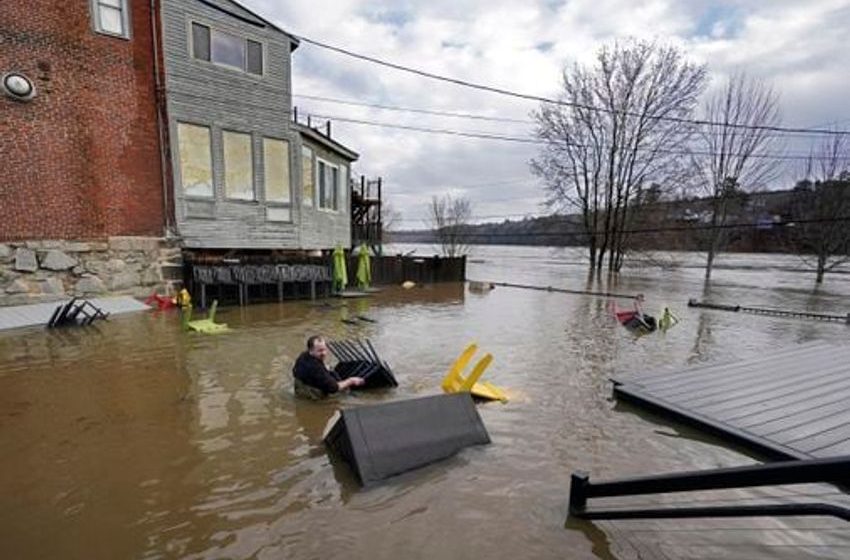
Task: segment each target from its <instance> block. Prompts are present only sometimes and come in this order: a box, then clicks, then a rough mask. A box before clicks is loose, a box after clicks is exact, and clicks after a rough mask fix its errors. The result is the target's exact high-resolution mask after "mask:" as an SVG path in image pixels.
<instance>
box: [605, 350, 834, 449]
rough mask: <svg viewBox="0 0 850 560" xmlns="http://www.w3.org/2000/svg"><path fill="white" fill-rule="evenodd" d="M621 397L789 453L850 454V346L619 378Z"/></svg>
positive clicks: (615, 389)
mask: <svg viewBox="0 0 850 560" xmlns="http://www.w3.org/2000/svg"><path fill="white" fill-rule="evenodd" d="M615 384H616V385H615V388H614V392H615V394H616V395H617V396H618V397H619V398H623V399H625V400H630V401H633V402H636V403H638V404H641V405H645V406H648V407H650V408H653V409H655V410H658V411H661V412H667V413H669V414H672V415H673V416H675V417H677V418H679V419H681V420H684V421H687V422H690V423H693V424H696V425H698V426H701V427H703V428H707V429H709V430H711V431H712V432H714V433H716V434H718V435H720V436H721V437H723V436H725V437H728V438H730V439H734V440H735V441H737V442H740V443H744V444H749V445H750V446H752V447H755V448H758V449H760V450H762V451H767V452H769V453H771V454H774V455H778V456H784V457H790V458H814V457H834V456H838V455H847V454H850V347H833V346H823V345H814V346H811V345H806V346H799V347H795V348H792V349H788V350H785V351H781V352H771V353H769V354H767V355H765V356H764V357H762V358H759V359H756V360H749V361H741V362H735V363H729V364H715V365H704V366H699V367H695V368H691V369H687V370H684V371H680V372H678V373H661V374H654V375H645V376H637V377H634V378H629V379H623V380H615Z"/></svg>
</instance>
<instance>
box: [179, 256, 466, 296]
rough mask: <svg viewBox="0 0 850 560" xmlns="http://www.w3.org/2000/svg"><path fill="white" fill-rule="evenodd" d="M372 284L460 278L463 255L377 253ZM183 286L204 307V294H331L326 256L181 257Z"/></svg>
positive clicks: (351, 268)
mask: <svg viewBox="0 0 850 560" xmlns="http://www.w3.org/2000/svg"><path fill="white" fill-rule="evenodd" d="M370 263H371V272H372V284H373V285H377V286H380V285H393V284H401V283H402V282H405V281H412V282H416V283H417V284H432V283H440V282H463V281H464V280H465V279H466V257H455V258H442V257H437V256H434V257H411V256H403V255H396V256H379V257H372V258H371V259H370ZM357 264H358V258H357V256H349V257H348V258H347V271H348V279H349V285H353V284H354V283H355V282H356V280H355V275H356V272H357ZM183 276H184V278H183V279H184V285H185V286H186V287H187V289H188V290H189V292H190V293H191V294H192V295H193V296H194V297H195V298H196V300H197V301H198V302H199V303H200V305H201V307H206V305H207V303H208V299H210V298H214V299H217V300H219V302H221V303H222V304H227V303H238V304H239V305H247V304H248V303H250V302H252V301H253V302H257V301H275V300H277V301H284V300H286V299H306V298H310V299H315V298H317V297H327V296H330V295H331V285H332V263H331V258H330V257H301V258H295V257H293V258H289V259H287V258H285V257H284V258H279V261H278V259H275V258H273V257H271V256H269V255H246V256H241V257H239V258H234V257H228V258H224V257H211V256H202V257H200V258H198V257H193V256H187V257H186V258H184V271H183Z"/></svg>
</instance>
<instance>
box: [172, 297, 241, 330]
mask: <svg viewBox="0 0 850 560" xmlns="http://www.w3.org/2000/svg"><path fill="white" fill-rule="evenodd" d="M217 310H218V300H214V301H213V303H212V306H211V307H210V312H209V313H208V314H207V318H206V319H197V320H195V321H192V320H191V319H192V307H191V306H189V307H186V308H184V309H183V329H184V330H188V331H196V332H199V333H204V334H218V333H222V332H225V331H229V330H230V329H229V328H228V327H227V325H226V324H224V323H216V322H215V313H216V311H217Z"/></svg>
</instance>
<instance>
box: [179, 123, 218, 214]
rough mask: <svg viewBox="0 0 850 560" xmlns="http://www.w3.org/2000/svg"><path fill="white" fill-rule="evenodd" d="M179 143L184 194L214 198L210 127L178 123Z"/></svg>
mask: <svg viewBox="0 0 850 560" xmlns="http://www.w3.org/2000/svg"><path fill="white" fill-rule="evenodd" d="M177 143H178V146H179V148H178V150H179V153H180V181H181V185H182V187H183V194H184V195H186V196H197V197H206V198H212V196H213V173H212V151H211V149H210V129H209V127H206V126H198V125H194V124H187V123H177Z"/></svg>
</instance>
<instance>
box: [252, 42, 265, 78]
mask: <svg viewBox="0 0 850 560" xmlns="http://www.w3.org/2000/svg"><path fill="white" fill-rule="evenodd" d="M248 72H250V73H251V74H257V75H258V76H262V75H263V45H262V44H260V43H258V42H256V41H250V40H249V41H248Z"/></svg>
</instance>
